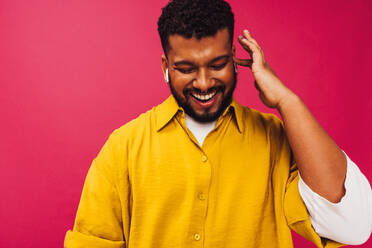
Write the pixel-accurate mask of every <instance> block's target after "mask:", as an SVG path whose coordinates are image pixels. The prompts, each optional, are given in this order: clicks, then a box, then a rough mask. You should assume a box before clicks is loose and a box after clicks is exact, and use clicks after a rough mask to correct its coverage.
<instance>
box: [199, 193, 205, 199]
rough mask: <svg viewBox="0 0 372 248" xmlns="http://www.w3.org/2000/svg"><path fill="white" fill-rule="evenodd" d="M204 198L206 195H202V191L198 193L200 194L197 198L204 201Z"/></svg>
mask: <svg viewBox="0 0 372 248" xmlns="http://www.w3.org/2000/svg"><path fill="white" fill-rule="evenodd" d="M205 198H206V197H205V195H204V194H203V193H200V194H199V199H200V200H202V201H204V200H205Z"/></svg>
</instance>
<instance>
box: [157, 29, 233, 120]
mask: <svg viewBox="0 0 372 248" xmlns="http://www.w3.org/2000/svg"><path fill="white" fill-rule="evenodd" d="M169 45H170V50H169V51H168V54H167V55H168V60H167V62H166V59H164V57H163V66H164V67H165V66H166V63H168V67H167V68H169V77H170V81H169V86H170V89H171V92H172V94H173V96H174V98H175V99H176V100H177V102H178V104H179V105H180V106H181V107H182V108H183V109H184V110H185V112H186V113H187V114H188V115H190V116H191V117H192V118H194V119H195V120H197V121H200V122H209V121H213V120H216V119H217V118H218V117H219V116H220V115H221V114H222V113H223V111H224V110H225V109H226V107H227V106H228V105H229V104H230V102H231V100H232V94H233V91H234V89H235V85H236V73H235V71H234V66H233V60H232V57H233V53H232V47H231V43H230V40H229V32H228V30H227V28H225V29H222V30H220V31H218V32H217V33H216V35H215V36H211V37H205V38H202V39H201V40H197V39H196V38H195V37H192V38H191V39H186V38H184V37H183V36H181V35H171V36H170V37H169Z"/></svg>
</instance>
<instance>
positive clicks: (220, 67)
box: [210, 63, 227, 70]
mask: <svg viewBox="0 0 372 248" xmlns="http://www.w3.org/2000/svg"><path fill="white" fill-rule="evenodd" d="M226 64H227V63H223V64H221V65H211V66H210V67H211V68H212V69H214V70H221V69H222V68H224V67H225V66H226Z"/></svg>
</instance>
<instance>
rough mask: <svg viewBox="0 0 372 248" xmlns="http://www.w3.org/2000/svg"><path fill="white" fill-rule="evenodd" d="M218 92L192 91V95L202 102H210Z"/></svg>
mask: <svg viewBox="0 0 372 248" xmlns="http://www.w3.org/2000/svg"><path fill="white" fill-rule="evenodd" d="M216 94H217V90H215V91H214V92H211V93H208V94H199V93H191V96H192V97H194V98H195V99H196V100H198V101H200V102H208V101H210V100H211V99H212V98H213V97H214V96H215V95H216Z"/></svg>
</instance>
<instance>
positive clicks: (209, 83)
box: [193, 69, 213, 92]
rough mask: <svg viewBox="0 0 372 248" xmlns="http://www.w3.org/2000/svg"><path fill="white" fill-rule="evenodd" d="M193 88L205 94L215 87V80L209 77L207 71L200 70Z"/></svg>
mask: <svg viewBox="0 0 372 248" xmlns="http://www.w3.org/2000/svg"><path fill="white" fill-rule="evenodd" d="M193 86H194V88H197V89H199V90H200V91H202V92H205V91H207V90H208V89H210V88H211V87H213V80H212V79H211V78H210V77H209V75H208V72H207V70H205V69H200V70H199V71H198V73H197V76H196V79H195V80H194V83H193Z"/></svg>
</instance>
